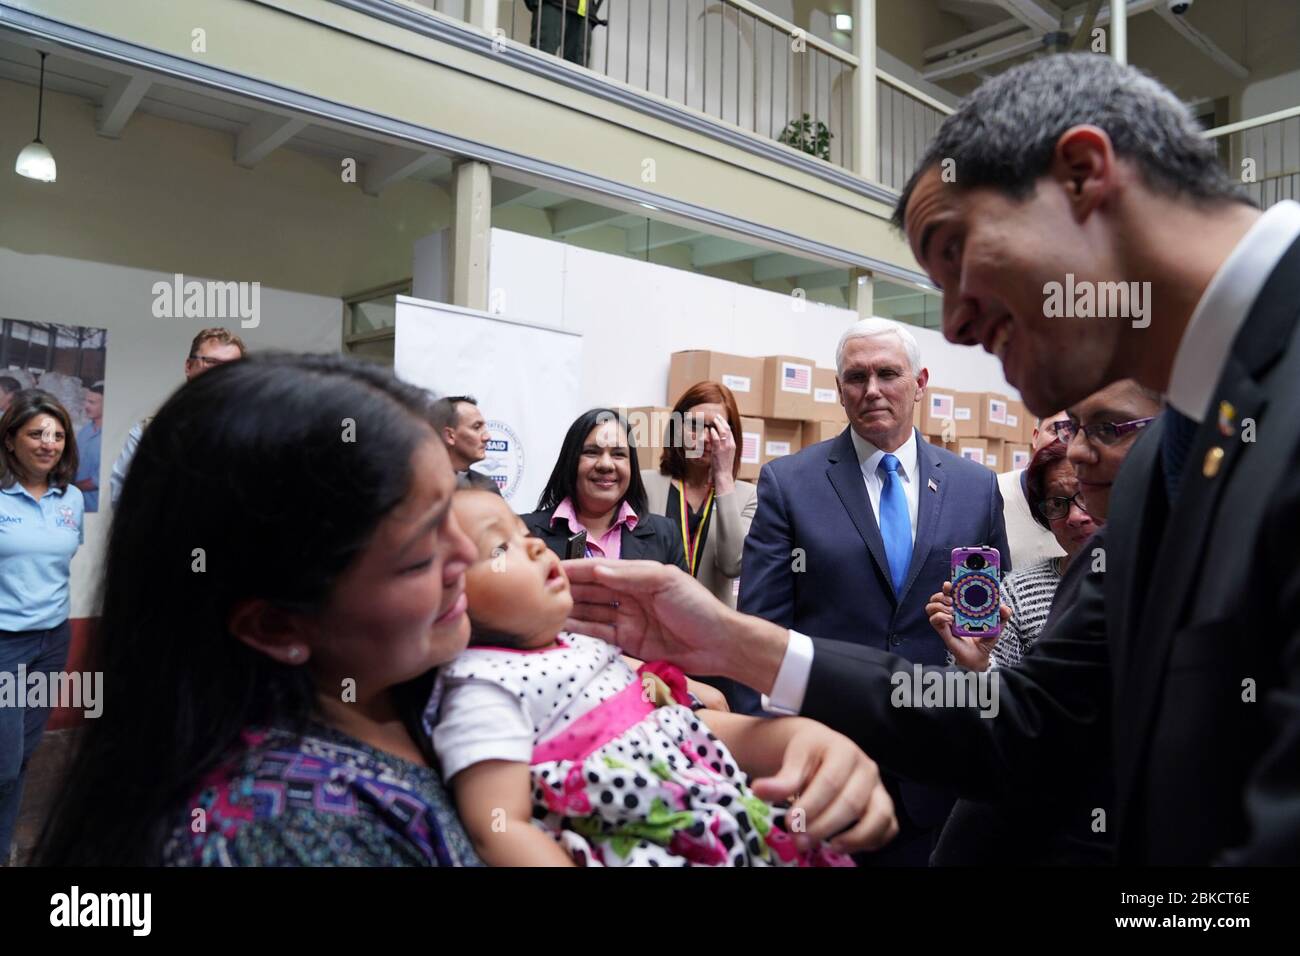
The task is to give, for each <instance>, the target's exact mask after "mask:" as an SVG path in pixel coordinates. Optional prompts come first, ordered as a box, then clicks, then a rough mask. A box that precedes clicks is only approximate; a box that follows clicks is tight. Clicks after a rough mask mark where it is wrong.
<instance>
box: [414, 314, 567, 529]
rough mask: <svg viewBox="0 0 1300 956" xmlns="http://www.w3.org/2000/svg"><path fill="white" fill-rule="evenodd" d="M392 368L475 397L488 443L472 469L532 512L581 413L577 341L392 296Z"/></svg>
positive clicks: (439, 389)
mask: <svg viewBox="0 0 1300 956" xmlns="http://www.w3.org/2000/svg"><path fill="white" fill-rule="evenodd" d="M393 366H394V370H395V371H396V373H397V376H398V377H399V378H401V379H402V380H404V381H407V382H410V383H412V384H414V385H419V386H421V387H422V388H427V389H430V390H432V391H433V392H435V393H436V394H438V395H473V396H474V397H475V398H476V399H478V407H479V411H481V412H482V413H483V417H484V418H486V419H487V422H488V431H489V432H490V434H491V440H490V443H489V445H488V453H487V457H486V458H485V459H484V460H483V461H481V462H479V463H478V464H477V465H475V466H474V470H475V471H481V472H482V473H483V474H485V475H487V476H489V477H490V478H492V479H493V480H494V481H495V482H496V483H497V485H498V486H499V487H500V488H501V493H502V494H503V495H504V496H505V498H506V500H507V501H508V502H510V506H511V507H512V508H513V509H514V510H515V511H516V512H519V513H520V514H523V513H526V512H529V511H533V510H535V509H536V507H537V498H538V496H539V495H540V494H541V493H542V488H543V487H545V485H546V479H547V478H549V477H550V475H551V469H552V468H554V467H555V462H556V459H557V458H559V455H560V444H561V442H563V440H564V433H565V432H566V431H567V430H568V428H569V425H570V424H571V423H572V422H573V420H574V419H575V418H577V417H578V415H579V414H580V413H581V412H582V411H583V407H582V404H581V403H582V397H581V381H580V378H581V374H582V337H581V336H580V335H578V334H576V333H573V332H565V331H562V330H560V329H553V328H543V327H540V326H535V325H527V324H524V323H522V322H518V321H516V320H513V319H505V318H502V317H501V316H499V315H489V314H488V313H486V312H476V311H474V310H472V309H461V308H458V307H456V306H453V305H445V304H443V303H441V302H427V301H425V300H423V299H413V298H409V297H407V296H398V297H397V329H396V335H395V341H394V345H393Z"/></svg>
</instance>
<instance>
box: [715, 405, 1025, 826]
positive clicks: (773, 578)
mask: <svg viewBox="0 0 1300 956" xmlns="http://www.w3.org/2000/svg"><path fill="white" fill-rule="evenodd" d="M916 455H917V474H916V475H915V476H914V480H915V481H916V482H917V489H918V495H919V501H918V508H917V528H916V534H915V543H914V545H913V548H912V563H911V565H910V566H909V568H908V572H907V579H906V581H905V582H904V584H903V591H902V593H901V594H895V593H894V585H893V582H892V579H891V576H890V573H889V559H888V558H887V557H886V554H885V542H884V539H883V538H882V537H881V534H880V526H879V524H878V523H877V522H876V517H875V514H874V512H873V511H872V510H871V499H870V498H869V497H868V496H867V487H866V484H865V482H864V481H863V477H862V469H861V467H860V466H859V465H858V456H857V451H856V450H855V449H854V447H853V439H852V438H851V437H850V434H849V429H848V428H845V429H844V431H843V432H841V433H840V434H839V435H838V436H836V437H835V438H832V439H830V440H828V441H824V442H820V443H819V444H816V445H812V446H810V447H808V448H805V449H804V450H803V451H801V452H799V453H798V454H795V455H790V456H788V457H785V458H778V459H776V460H775V461H773V462H770V463H769V464H767V465H766V466H764V468H763V470H762V472H761V473H760V475H759V479H758V512H757V514H756V515H755V516H754V522H753V524H752V525H751V526H750V529H749V536H748V537H746V539H745V552H744V557H743V559H742V560H741V566H740V568H741V571H740V598H739V603H738V607H739V609H740V610H741V611H744V612H745V613H747V614H756V615H758V616H759V617H762V618H765V619H766V620H769V621H772V622H773V623H776V624H780V625H782V626H783V627H789V628H793V629H794V630H796V631H799V632H800V633H803V634H807V635H810V636H813V635H815V636H817V637H822V638H835V639H837V640H840V641H845V642H848V643H851V644H862V645H865V646H867V647H874V648H877V649H879V650H882V651H888V652H889V653H892V654H897V655H899V656H900V657H904V658H906V659H908V660H911V661H918V662H920V663H923V664H939V665H942V664H943V663H944V662H945V661H946V660H947V656H948V651H947V648H946V647H945V646H944V643H943V640H942V639H941V638H940V637H939V635H938V634H936V633H935V632H934V629H933V628H932V627H931V626H930V621H929V618H927V617H926V614H925V605H926V602H927V601H929V599H930V595H932V594H934V593H935V592H936V591H939V590H940V589H941V588H942V587H943V582H944V581H946V580H948V578H949V575H950V574H951V570H952V567H951V566H952V549H953V548H964V547H973V546H977V545H985V546H988V547H991V548H996V549H997V550H998V551H999V552H1000V554H1001V555H1002V571H1003V573H1004V574H1005V573H1006V572H1007V571H1008V570H1010V568H1011V551H1010V549H1009V548H1008V547H1007V532H1006V526H1005V524H1004V522H1003V518H1002V494H1001V492H1000V491H999V490H998V482H997V475H996V474H994V472H993V471H991V470H990V469H989V468H987V467H985V466H984V465H979V464H976V463H974V462H971V461H967V460H966V459H964V458H961V457H960V456H958V455H954V454H953V453H952V452H949V451H946V450H944V449H942V448H939V447H937V446H935V445H931V444H929V443H928V442H926V441H925V440H924V439H923V438H922V437H921V436H920V434H919V433H918V434H917V435H916ZM796 549H800V550H798V551H797V550H796ZM801 567H802V569H801V570H797V569H799V568H801ZM728 690H730V691H732V692H733V693H734V695H735V698H736V699H735V700H734V701H733V706H734V707H736V709H738V710H742V711H745V712H748V713H753V712H754V711H755V708H756V704H757V695H756V694H754V692H753V691H751V690H749V689H748V688H735V689H734V690H733V689H732V688H728ZM921 790H926V791H929V796H930V798H929V799H923V798H922V794H921ZM902 794H903V797H904V801H905V802H906V804H907V807H908V810H909V813H910V814H911V816H912V818H913V820H914V821H915V822H917V823H918V824H920V825H922V826H933V825H937V824H939V823H941V822H942V821H943V819H944V818H945V817H946V815H947V808H948V806H950V804H951V798H946V797H945V799H942V800H940V799H935V794H936V792H935V791H930V790H929V788H918V787H915V786H914V785H911V784H904V785H903V787H902Z"/></svg>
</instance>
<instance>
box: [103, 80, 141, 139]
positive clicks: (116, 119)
mask: <svg viewBox="0 0 1300 956" xmlns="http://www.w3.org/2000/svg"><path fill="white" fill-rule="evenodd" d="M151 82H152V81H151V80H150V79H149V77H147V76H144V75H143V74H140V73H135V74H132V75H131V76H119V77H117V78H116V79H115V80H113V82H112V84H111V85H110V86H109V88H108V91H107V92H106V93H105V94H104V102H103V103H101V104H100V106H99V111H98V113H97V114H96V116H95V132H96V133H98V134H99V135H100V136H107V137H109V138H110V139H117V138H118V137H119V136H121V135H122V130H123V129H124V128H125V127H126V124H127V122H128V121H129V120H130V119H131V116H132V115H133V114H134V113H135V108H136V107H137V106H139V105H140V101H141V100H142V99H144V94H145V93H146V92H148V90H149V85H150V83H151Z"/></svg>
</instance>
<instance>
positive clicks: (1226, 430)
mask: <svg viewBox="0 0 1300 956" xmlns="http://www.w3.org/2000/svg"><path fill="white" fill-rule="evenodd" d="M1236 419H1237V409H1236V408H1235V407H1233V404H1232V402H1227V401H1223V402H1219V434H1220V435H1222V436H1223V437H1224V438H1231V437H1232V426H1233V424H1234V423H1235V422H1236Z"/></svg>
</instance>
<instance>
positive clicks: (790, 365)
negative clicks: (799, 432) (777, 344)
mask: <svg viewBox="0 0 1300 956" xmlns="http://www.w3.org/2000/svg"><path fill="white" fill-rule="evenodd" d="M763 361H764V365H763V417H764V418H765V419H768V420H769V421H770V420H772V419H780V420H784V421H810V422H811V421H817V420H818V419H819V418H820V417H821V413H820V412H819V411H818V410H817V403H816V402H814V401H813V367H814V366H813V361H812V359H806V358H798V357H797V356H794V355H769V356H768V357H767V358H766V359H764V360H763Z"/></svg>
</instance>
